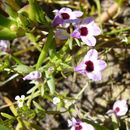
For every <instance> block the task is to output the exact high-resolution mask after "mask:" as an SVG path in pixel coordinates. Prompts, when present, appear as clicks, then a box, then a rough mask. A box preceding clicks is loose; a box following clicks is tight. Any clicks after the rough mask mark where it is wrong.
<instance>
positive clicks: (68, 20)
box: [64, 19, 80, 23]
mask: <svg viewBox="0 0 130 130" xmlns="http://www.w3.org/2000/svg"><path fill="white" fill-rule="evenodd" d="M64 22H65V23H80V19H66V20H64Z"/></svg>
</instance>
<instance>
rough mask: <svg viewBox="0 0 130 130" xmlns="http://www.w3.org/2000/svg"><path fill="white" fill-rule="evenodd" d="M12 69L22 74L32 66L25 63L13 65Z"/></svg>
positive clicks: (28, 71) (31, 69)
mask: <svg viewBox="0 0 130 130" xmlns="http://www.w3.org/2000/svg"><path fill="white" fill-rule="evenodd" d="M14 70H15V71H17V72H18V73H21V74H24V73H26V74H27V73H30V72H32V71H33V68H31V67H29V66H27V65H17V66H16V67H14Z"/></svg>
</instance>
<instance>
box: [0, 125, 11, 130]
mask: <svg viewBox="0 0 130 130" xmlns="http://www.w3.org/2000/svg"><path fill="white" fill-rule="evenodd" d="M0 130H10V129H9V128H7V127H6V126H4V125H1V124H0Z"/></svg>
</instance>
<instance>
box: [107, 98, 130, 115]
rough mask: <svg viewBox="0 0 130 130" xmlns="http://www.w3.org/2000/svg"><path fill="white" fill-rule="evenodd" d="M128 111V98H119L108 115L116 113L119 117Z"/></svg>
mask: <svg viewBox="0 0 130 130" xmlns="http://www.w3.org/2000/svg"><path fill="white" fill-rule="evenodd" d="M127 111H128V106H127V103H126V100H117V101H116V102H115V103H114V105H113V109H112V110H108V112H107V114H108V115H112V114H115V116H116V117H119V116H123V115H125V114H126V113H127Z"/></svg>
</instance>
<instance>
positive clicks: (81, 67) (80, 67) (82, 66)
mask: <svg viewBox="0 0 130 130" xmlns="http://www.w3.org/2000/svg"><path fill="white" fill-rule="evenodd" d="M85 67H86V65H85V63H84V61H83V62H81V63H80V64H79V65H78V66H76V67H75V68H74V71H77V72H80V73H82V74H86V70H85Z"/></svg>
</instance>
